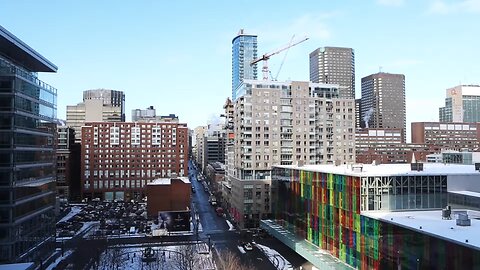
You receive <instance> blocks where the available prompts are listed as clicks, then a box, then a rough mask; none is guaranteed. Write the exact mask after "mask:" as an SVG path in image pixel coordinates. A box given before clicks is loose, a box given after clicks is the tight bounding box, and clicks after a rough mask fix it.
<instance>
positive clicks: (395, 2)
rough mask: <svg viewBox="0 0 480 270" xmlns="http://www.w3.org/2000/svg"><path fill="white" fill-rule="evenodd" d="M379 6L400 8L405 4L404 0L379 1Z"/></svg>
mask: <svg viewBox="0 0 480 270" xmlns="http://www.w3.org/2000/svg"><path fill="white" fill-rule="evenodd" d="M377 4H379V5H382V6H390V7H400V6H403V4H405V1H404V0H377Z"/></svg>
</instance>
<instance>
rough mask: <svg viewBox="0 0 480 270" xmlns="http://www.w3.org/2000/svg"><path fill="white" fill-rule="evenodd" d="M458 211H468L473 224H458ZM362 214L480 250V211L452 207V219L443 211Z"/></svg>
mask: <svg viewBox="0 0 480 270" xmlns="http://www.w3.org/2000/svg"><path fill="white" fill-rule="evenodd" d="M456 211H467V213H468V216H469V218H470V219H471V226H457V225H456V218H457V217H456V214H455V212H456ZM362 215H364V216H367V217H371V218H374V219H377V220H382V221H385V222H388V223H392V224H396V225H398V226H401V227H404V228H407V229H411V230H413V231H417V232H421V233H425V234H427V235H431V236H434V237H437V238H441V239H444V240H447V241H451V242H455V243H457V244H459V245H463V246H467V247H469V248H474V249H477V250H480V234H479V233H478V232H480V212H478V211H473V210H458V209H452V219H450V220H448V219H442V211H441V210H435V211H410V212H363V213H362Z"/></svg>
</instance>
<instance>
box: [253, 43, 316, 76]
mask: <svg viewBox="0 0 480 270" xmlns="http://www.w3.org/2000/svg"><path fill="white" fill-rule="evenodd" d="M306 40H308V37H305V38H303V39H301V40H299V41H296V42H294V43H292V42H291V41H290V44H288V45H286V46H285V47H283V48H281V49H278V50H276V51H274V52H271V53H266V54H264V55H262V57H260V58H257V59H255V60H252V62H250V66H253V65H255V64H256V63H258V62H260V61H263V67H262V73H263V80H264V81H268V74H270V71H269V70H268V59H270V57H272V56H274V55H276V54H279V53H281V52H283V51H285V50H287V49H290V48H291V47H293V46H295V45H298V44H300V43H302V42H304V41H306ZM282 65H283V63H282ZM277 76H278V75H277Z"/></svg>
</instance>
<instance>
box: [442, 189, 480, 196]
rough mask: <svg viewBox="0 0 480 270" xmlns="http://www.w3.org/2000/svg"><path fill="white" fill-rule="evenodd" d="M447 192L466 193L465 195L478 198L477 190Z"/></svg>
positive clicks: (479, 194)
mask: <svg viewBox="0 0 480 270" xmlns="http://www.w3.org/2000/svg"><path fill="white" fill-rule="evenodd" d="M449 193H455V194H460V195H467V196H471V197H477V198H480V193H479V192H473V191H468V190H456V191H449Z"/></svg>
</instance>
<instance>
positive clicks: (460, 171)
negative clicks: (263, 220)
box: [274, 163, 480, 177]
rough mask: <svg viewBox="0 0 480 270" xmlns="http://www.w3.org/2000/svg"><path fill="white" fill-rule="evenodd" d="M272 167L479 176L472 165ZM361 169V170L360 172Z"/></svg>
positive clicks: (354, 173)
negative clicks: (417, 167)
mask: <svg viewBox="0 0 480 270" xmlns="http://www.w3.org/2000/svg"><path fill="white" fill-rule="evenodd" d="M274 167H279V168H290V169H298V170H305V171H312V172H323V173H334V174H341V175H351V176H359V177H361V176H396V175H398V176H407V175H411V176H414V175H425V176H426V175H473V174H476V175H479V176H480V172H478V171H475V166H474V165H463V164H443V163H423V171H412V170H411V169H410V164H409V163H406V164H379V165H373V164H353V165H352V164H344V165H339V166H335V165H303V166H297V165H276V166H274ZM360 168H361V170H360Z"/></svg>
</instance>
